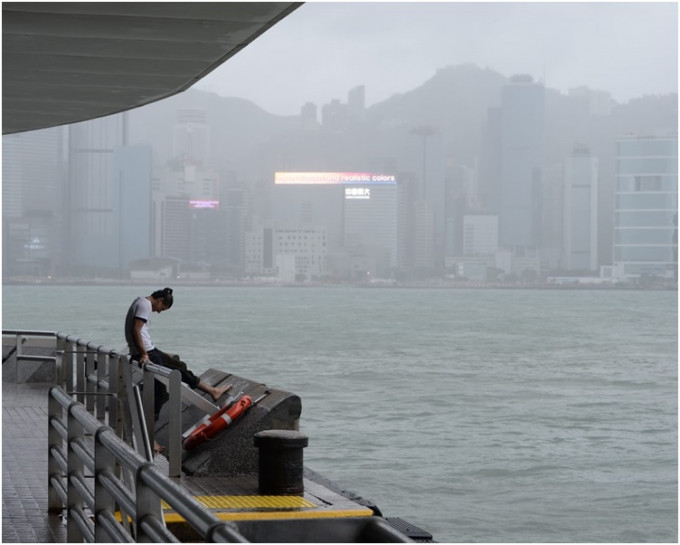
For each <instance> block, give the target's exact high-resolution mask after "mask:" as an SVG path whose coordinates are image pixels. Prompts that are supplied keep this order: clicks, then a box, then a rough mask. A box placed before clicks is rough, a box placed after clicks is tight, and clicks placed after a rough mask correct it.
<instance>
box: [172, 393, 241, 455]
mask: <svg viewBox="0 0 680 545" xmlns="http://www.w3.org/2000/svg"><path fill="white" fill-rule="evenodd" d="M252 406H253V400H252V398H251V397H250V396H242V397H241V398H240V399H238V400H237V401H236V402H235V403H234V404H233V405H231V406H230V407H223V408H221V409H220V410H219V411H217V412H216V413H215V414H213V415H212V416H211V417H210V418H208V419H207V420H206V421H205V422H203V423H202V424H201V425H200V426H198V427H197V428H196V429H195V430H194V431H192V432H191V434H190V435H189V436H188V437H187V438H186V439H185V440H184V443H183V446H184V448H185V449H186V450H191V449H192V448H196V447H197V446H198V445H200V444H202V443H204V442H205V441H207V440H208V439H210V438H211V437H214V436H215V435H217V434H218V433H219V432H221V431H222V430H223V429H225V428H227V426H229V425H230V424H231V423H232V422H235V421H236V420H237V419H239V418H240V417H241V416H243V414H244V413H245V412H246V411H247V410H248V409H249V408H250V407H252Z"/></svg>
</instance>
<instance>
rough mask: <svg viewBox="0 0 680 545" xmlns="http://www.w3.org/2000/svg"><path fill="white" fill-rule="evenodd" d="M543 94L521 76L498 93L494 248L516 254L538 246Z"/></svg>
mask: <svg viewBox="0 0 680 545" xmlns="http://www.w3.org/2000/svg"><path fill="white" fill-rule="evenodd" d="M544 95H545V89H544V87H543V84H541V83H537V82H534V81H533V78H532V77H531V76H527V75H518V76H513V77H512V78H510V82H509V83H508V84H507V85H506V86H505V87H504V88H503V92H502V100H501V120H500V129H501V172H500V174H501V199H500V214H499V216H500V217H499V220H500V225H499V228H500V244H501V246H503V247H505V248H509V249H513V250H514V251H515V252H516V253H518V254H527V253H532V251H535V249H536V248H537V247H539V246H540V244H541V240H540V221H541V193H540V188H541V180H542V173H543V163H544V140H545V138H544V133H545V130H544V118H545V112H544V110H545V105H544V103H545V97H544Z"/></svg>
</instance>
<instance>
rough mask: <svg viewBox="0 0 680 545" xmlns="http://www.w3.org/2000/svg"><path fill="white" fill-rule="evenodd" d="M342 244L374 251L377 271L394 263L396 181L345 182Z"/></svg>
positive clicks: (394, 264) (395, 247) (395, 248)
mask: <svg viewBox="0 0 680 545" xmlns="http://www.w3.org/2000/svg"><path fill="white" fill-rule="evenodd" d="M344 189H345V203H344V235H345V236H344V246H345V247H346V248H348V247H352V248H356V247H358V246H361V247H362V248H364V251H365V252H372V253H374V254H375V255H376V258H377V262H378V263H379V264H380V269H382V270H381V272H383V271H384V272H385V273H387V272H388V270H389V268H390V267H396V266H397V185H396V182H394V183H389V184H352V185H346V186H345V188H344Z"/></svg>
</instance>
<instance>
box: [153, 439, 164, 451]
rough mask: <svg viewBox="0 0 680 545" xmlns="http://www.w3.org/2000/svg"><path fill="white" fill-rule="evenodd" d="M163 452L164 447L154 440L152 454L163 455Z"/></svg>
mask: <svg viewBox="0 0 680 545" xmlns="http://www.w3.org/2000/svg"><path fill="white" fill-rule="evenodd" d="M164 450H165V447H164V446H163V445H161V444H160V443H159V442H158V441H156V440H155V439H154V442H153V452H154V454H163V451H164Z"/></svg>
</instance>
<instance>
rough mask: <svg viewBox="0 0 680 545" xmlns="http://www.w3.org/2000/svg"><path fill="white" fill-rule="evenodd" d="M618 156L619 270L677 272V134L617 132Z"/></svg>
mask: <svg viewBox="0 0 680 545" xmlns="http://www.w3.org/2000/svg"><path fill="white" fill-rule="evenodd" d="M615 158H616V170H615V176H616V180H615V192H616V194H615V204H614V256H613V261H614V270H615V271H616V272H615V274H616V276H618V277H619V278H620V279H624V280H635V279H640V278H643V277H657V278H665V279H671V278H674V277H676V278H677V276H676V275H677V224H678V137H677V134H676V135H672V136H648V137H641V136H628V137H624V138H619V139H618V140H617V142H616V156H615Z"/></svg>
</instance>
